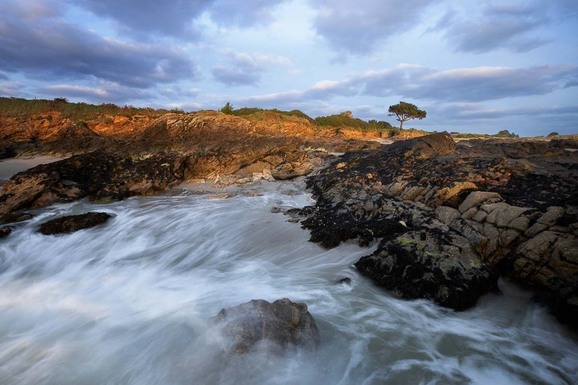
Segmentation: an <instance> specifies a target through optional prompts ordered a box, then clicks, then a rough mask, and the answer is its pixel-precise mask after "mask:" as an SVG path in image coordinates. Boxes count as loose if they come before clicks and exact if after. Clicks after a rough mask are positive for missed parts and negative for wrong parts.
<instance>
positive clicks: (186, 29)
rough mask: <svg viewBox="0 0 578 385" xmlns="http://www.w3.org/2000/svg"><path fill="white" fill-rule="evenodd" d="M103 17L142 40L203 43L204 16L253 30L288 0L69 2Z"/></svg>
mask: <svg viewBox="0 0 578 385" xmlns="http://www.w3.org/2000/svg"><path fill="white" fill-rule="evenodd" d="M69 1H70V3H71V4H73V5H74V6H80V7H83V8H85V9H87V10H89V11H91V12H92V13H94V14H95V15H97V16H99V17H103V18H106V19H109V20H114V21H115V22H116V23H117V25H118V26H119V27H120V28H121V30H123V31H125V32H129V33H132V34H134V35H136V36H139V37H140V38H142V37H146V36H150V35H151V34H156V35H159V36H168V37H173V38H182V39H193V40H199V39H200V38H201V34H202V31H201V30H200V27H199V25H198V20H199V18H201V16H202V15H203V14H208V15H210V18H211V19H212V21H213V22H215V23H216V24H218V25H222V26H231V25H234V26H239V27H249V26H253V25H259V24H261V25H262V24H267V23H268V22H270V21H272V20H273V16H272V11H273V10H274V9H275V8H276V6H277V5H279V4H281V3H283V2H285V1H288V0H244V1H237V0H171V1H158V0H123V1H118V0H77V1H74V2H73V1H72V0H69Z"/></svg>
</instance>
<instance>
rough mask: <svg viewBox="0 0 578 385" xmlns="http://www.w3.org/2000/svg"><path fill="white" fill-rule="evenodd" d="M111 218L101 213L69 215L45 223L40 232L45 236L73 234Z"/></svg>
mask: <svg viewBox="0 0 578 385" xmlns="http://www.w3.org/2000/svg"><path fill="white" fill-rule="evenodd" d="M111 217H112V215H110V214H107V213H100V212H90V213H85V214H80V215H69V216H64V217H60V218H56V219H52V220H50V221H48V222H44V223H43V224H42V225H40V229H39V230H38V231H39V232H41V233H42V234H44V235H53V234H66V233H73V232H75V231H78V230H82V229H88V228H91V227H94V226H98V225H100V224H103V223H105V222H107V221H108V220H109V219H110V218H111Z"/></svg>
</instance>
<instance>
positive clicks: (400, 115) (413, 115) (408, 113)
mask: <svg viewBox="0 0 578 385" xmlns="http://www.w3.org/2000/svg"><path fill="white" fill-rule="evenodd" d="M388 112H389V114H388V116H394V115H395V116H397V117H396V118H395V120H397V121H398V122H399V129H400V130H401V129H403V122H405V121H406V120H410V119H419V120H421V119H423V118H425V116H426V115H427V112H425V111H424V110H420V109H418V108H417V107H416V106H415V105H414V104H411V103H406V102H399V104H394V105H393V106H389V110H388Z"/></svg>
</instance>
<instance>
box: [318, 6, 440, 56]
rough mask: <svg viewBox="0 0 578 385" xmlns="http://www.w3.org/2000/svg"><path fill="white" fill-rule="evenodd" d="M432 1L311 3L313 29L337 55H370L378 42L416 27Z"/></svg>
mask: <svg viewBox="0 0 578 385" xmlns="http://www.w3.org/2000/svg"><path fill="white" fill-rule="evenodd" d="M433 3H435V1H434V0H387V1H374V0H357V1H350V0H310V4H311V6H312V7H313V8H315V9H316V10H317V17H316V18H315V21H314V28H315V30H316V32H317V34H319V35H320V36H322V37H324V38H325V39H326V40H327V42H328V43H329V44H330V45H331V46H332V47H333V48H334V49H335V50H337V51H340V52H342V51H345V52H348V53H353V54H365V53H368V52H370V51H371V50H372V49H373V48H374V47H375V46H376V44H377V43H378V42H380V41H383V40H387V39H388V38H391V37H392V36H395V35H398V34H400V33H403V32H405V31H407V30H409V29H411V28H412V27H414V26H415V25H417V24H418V22H419V19H420V18H421V16H422V14H423V13H424V12H425V11H426V9H427V7H428V6H429V5H430V4H433Z"/></svg>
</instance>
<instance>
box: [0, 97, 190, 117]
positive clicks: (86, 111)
mask: <svg viewBox="0 0 578 385" xmlns="http://www.w3.org/2000/svg"><path fill="white" fill-rule="evenodd" d="M51 111H56V112H60V113H61V114H62V116H63V117H65V118H71V119H75V120H83V119H84V120H87V119H92V118H96V117H98V116H102V115H113V116H132V115H136V114H141V115H154V116H160V115H164V114H167V113H169V112H183V111H182V110H178V111H177V110H171V111H169V110H165V109H158V110H155V109H153V108H150V107H145V108H138V107H133V106H124V107H119V106H117V105H116V104H112V103H105V104H100V105H94V104H88V103H69V102H68V101H67V100H66V99H65V98H55V99H53V100H45V99H34V100H27V99H20V98H3V97H0V115H1V116H3V117H22V116H26V115H40V114H45V113H48V112H51ZM48 116H49V115H47V118H48Z"/></svg>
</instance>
